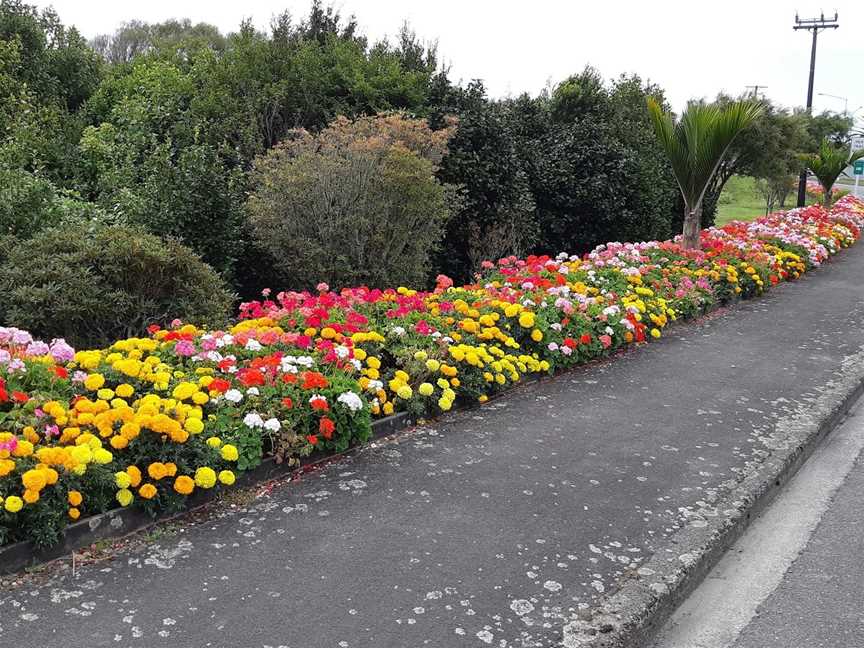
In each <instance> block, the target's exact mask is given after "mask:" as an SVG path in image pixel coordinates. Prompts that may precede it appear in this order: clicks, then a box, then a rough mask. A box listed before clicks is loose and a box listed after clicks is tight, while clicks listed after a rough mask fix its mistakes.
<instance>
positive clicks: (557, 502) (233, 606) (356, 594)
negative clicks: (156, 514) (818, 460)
mask: <svg viewBox="0 0 864 648" xmlns="http://www.w3.org/2000/svg"><path fill="white" fill-rule="evenodd" d="M862 276H864V245H859V246H858V247H857V248H855V249H852V250H850V251H848V252H846V253H844V254H843V255H841V257H840V258H838V259H836V260H835V261H834V262H832V263H831V264H830V265H829V266H828V267H826V268H823V269H821V270H819V271H817V272H814V273H812V274H809V275H808V276H807V277H806V278H805V279H803V280H802V281H800V282H797V283H795V284H791V285H788V286H784V287H782V288H780V289H778V290H775V291H773V292H772V293H771V294H770V295H769V296H767V297H766V298H764V299H762V300H759V301H756V302H751V303H746V304H742V305H740V306H737V307H735V308H734V309H732V310H731V311H729V312H727V313H725V314H721V315H718V316H716V317H713V318H711V319H709V320H707V321H704V322H702V323H698V324H688V325H684V326H681V327H679V328H678V329H677V330H676V331H675V332H673V333H672V334H670V335H669V336H667V337H665V338H664V339H663V340H661V341H660V342H659V343H657V344H651V345H649V346H648V347H646V348H643V349H639V350H636V351H634V352H632V353H629V354H626V355H624V356H622V357H619V358H617V359H615V360H614V361H612V362H609V363H606V364H602V365H596V366H592V367H586V368H583V369H581V370H579V371H576V372H574V373H571V374H568V375H563V376H559V377H557V378H555V379H553V380H549V381H546V382H543V383H539V384H533V385H526V386H525V387H523V388H522V389H520V390H517V391H515V392H514V393H512V394H510V395H508V396H506V397H504V398H503V399H501V400H498V401H495V402H492V403H489V404H488V405H487V406H484V407H483V408H480V409H477V410H472V411H465V412H460V413H456V414H454V415H452V416H446V417H444V418H443V419H442V420H441V421H440V422H439V423H436V424H434V425H430V426H427V427H423V428H419V429H417V430H415V431H413V432H410V433H406V434H403V435H400V436H398V437H396V438H394V439H391V440H390V441H388V442H384V443H378V444H376V445H375V446H373V447H370V448H368V449H366V450H364V451H362V452H360V453H358V454H356V455H355V456H353V457H352V458H350V459H347V460H345V461H342V462H339V463H336V464H333V465H330V466H329V467H327V468H325V469H322V470H320V471H318V472H316V473H312V474H308V475H305V476H303V477H301V478H299V479H298V480H295V481H293V482H291V483H289V484H287V485H284V486H281V487H279V488H276V489H274V490H272V491H271V492H267V493H263V494H262V495H261V496H260V497H259V498H257V499H256V500H255V501H254V502H252V503H251V504H248V505H244V506H238V507H235V508H229V507H227V506H226V508H225V509H224V512H223V513H222V514H221V515H220V516H218V517H217V518H215V519H212V520H210V521H208V522H205V523H198V524H192V523H190V524H188V525H186V526H185V527H183V528H181V529H180V530H179V531H178V532H176V533H175V534H173V535H170V536H167V537H163V538H161V539H159V540H158V541H156V542H155V543H151V544H147V545H145V546H143V547H139V548H134V549H131V550H128V551H123V552H120V553H119V554H117V555H116V557H115V558H114V560H112V561H107V562H102V563H98V564H93V565H88V566H85V567H83V568H80V569H78V570H77V572H76V573H75V574H74V575H73V574H72V572H71V570H70V569H69V566H68V564H64V565H62V566H60V567H59V568H57V569H55V570H53V571H52V572H51V573H49V574H48V575H47V576H46V577H42V578H37V579H35V580H34V581H32V582H27V583H25V584H23V585H20V586H17V587H15V588H13V589H11V590H8V591H5V592H0V646H3V647H4V648H5V647H6V646H9V647H15V648H31V647H33V648H35V647H39V648H50V647H54V646H57V647H60V646H62V647H64V648H65V647H73V648H79V647H80V648H91V647H96V646H143V647H146V648H159V647H162V646H171V647H173V648H183V647H199V646H218V647H223V646H224V647H226V648H227V647H231V648H241V647H257V648H266V647H270V648H275V647H282V648H319V647H320V648H331V647H333V648H355V647H359V646H374V647H376V648H415V647H420V646H430V647H438V648H453V647H460V646H480V647H482V646H497V647H498V648H507V647H520V648H530V647H535V648H539V647H546V646H558V645H560V643H561V639H562V632H563V630H562V629H563V627H564V625H566V624H567V623H569V622H570V621H572V620H573V619H574V618H575V617H576V616H577V615H578V614H579V612H580V610H584V609H587V608H591V607H592V606H593V605H594V604H596V603H597V602H598V600H599V599H600V597H602V596H603V595H604V594H608V593H609V592H612V591H614V590H615V589H616V588H617V587H618V584H619V583H620V582H621V581H622V579H625V578H632V577H634V574H635V573H637V572H638V570H639V567H640V565H641V564H642V563H644V562H645V561H646V560H647V558H648V557H650V556H651V555H653V554H654V552H655V551H658V550H664V548H665V547H666V543H667V542H668V539H669V538H670V536H671V535H672V534H674V533H675V532H676V530H677V529H679V528H681V526H682V525H683V524H685V520H686V523H689V524H695V523H697V522H698V520H699V519H700V518H701V519H704V517H703V516H709V515H711V516H713V515H723V514H724V513H723V511H718V510H717V509H716V508H715V507H714V506H713V505H712V503H713V502H717V501H718V499H719V498H720V497H722V495H723V494H724V493H725V492H726V490H727V489H728V488H729V487H730V485H734V484H735V483H736V482H737V481H739V480H740V479H741V478H742V476H743V475H745V474H746V473H747V472H748V471H749V470H750V469H752V468H753V466H755V465H758V463H759V462H760V461H762V460H764V458H765V457H766V456H767V455H768V454H769V453H770V449H771V448H772V447H776V445H777V444H782V443H784V439H783V438H782V431H781V430H778V429H777V428H778V426H777V422H778V421H779V420H781V419H782V418H783V417H786V416H790V415H794V414H795V413H796V412H800V411H802V410H807V409H808V408H810V407H812V405H813V403H814V401H815V399H816V398H817V397H818V395H819V394H820V392H821V391H823V390H824V389H825V388H826V385H828V384H829V383H830V381H832V380H833V379H834V378H835V377H836V376H837V375H838V372H841V371H845V370H846V369H847V368H849V367H850V366H851V365H855V364H856V363H857V365H860V364H861V362H862V360H861V357H862V346H864V332H862V326H861V324H862V322H864V281H861V277H862ZM859 370H860V366H859Z"/></svg>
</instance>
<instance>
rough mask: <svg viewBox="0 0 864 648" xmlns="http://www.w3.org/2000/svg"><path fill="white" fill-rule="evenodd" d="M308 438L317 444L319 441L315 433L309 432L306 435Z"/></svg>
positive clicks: (310, 441) (313, 443)
mask: <svg viewBox="0 0 864 648" xmlns="http://www.w3.org/2000/svg"><path fill="white" fill-rule="evenodd" d="M306 440H307V441H308V442H309V443H311V444H312V445H316V444H317V443H318V437H317V436H315V435H314V434H309V435H307V436H306Z"/></svg>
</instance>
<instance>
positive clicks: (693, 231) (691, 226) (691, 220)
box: [681, 201, 702, 250]
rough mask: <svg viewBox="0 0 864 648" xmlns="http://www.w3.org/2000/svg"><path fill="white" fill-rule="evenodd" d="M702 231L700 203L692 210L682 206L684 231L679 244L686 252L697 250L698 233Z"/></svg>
mask: <svg viewBox="0 0 864 648" xmlns="http://www.w3.org/2000/svg"><path fill="white" fill-rule="evenodd" d="M701 229H702V202H701V201H700V202H699V204H698V205H696V207H695V208H694V209H690V208H689V207H688V206H686V205H685V206H684V231H683V237H682V241H681V244H682V245H683V246H684V248H685V249H687V250H698V249H699V248H700V247H701V245H700V243H699V232H700V231H701Z"/></svg>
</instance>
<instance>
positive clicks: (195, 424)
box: [183, 418, 204, 434]
mask: <svg viewBox="0 0 864 648" xmlns="http://www.w3.org/2000/svg"><path fill="white" fill-rule="evenodd" d="M183 427H184V428H186V431H187V432H188V433H189V434H200V433H201V432H203V431H204V423H202V422H201V419H198V418H187V419H186V422H185V423H184V424H183Z"/></svg>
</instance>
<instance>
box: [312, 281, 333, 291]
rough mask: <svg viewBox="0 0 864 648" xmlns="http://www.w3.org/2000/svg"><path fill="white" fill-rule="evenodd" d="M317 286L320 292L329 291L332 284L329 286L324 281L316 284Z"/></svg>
mask: <svg viewBox="0 0 864 648" xmlns="http://www.w3.org/2000/svg"><path fill="white" fill-rule="evenodd" d="M315 288H317V289H318V292H327V291H328V290H330V286H328V285H327V284H326V283H325V282H323V281H322V282H321V283H319V284H318V285H317V286H315Z"/></svg>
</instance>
